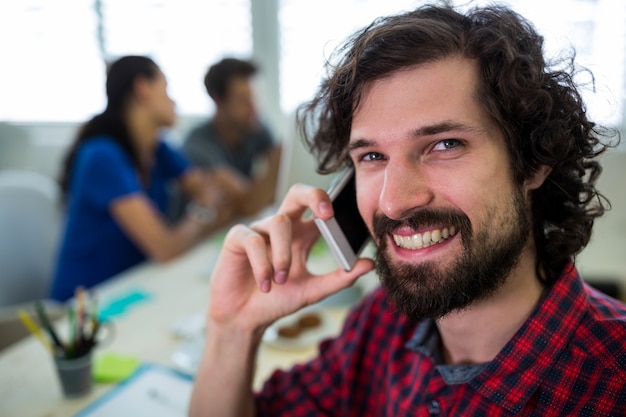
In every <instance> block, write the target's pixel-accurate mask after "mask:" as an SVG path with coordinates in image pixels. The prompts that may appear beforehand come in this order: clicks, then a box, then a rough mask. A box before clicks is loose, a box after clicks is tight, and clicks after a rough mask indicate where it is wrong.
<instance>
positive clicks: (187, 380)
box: [75, 364, 193, 417]
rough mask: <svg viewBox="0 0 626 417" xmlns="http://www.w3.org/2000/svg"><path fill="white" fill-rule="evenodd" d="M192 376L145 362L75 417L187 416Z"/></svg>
mask: <svg viewBox="0 0 626 417" xmlns="http://www.w3.org/2000/svg"><path fill="white" fill-rule="evenodd" d="M192 387H193V380H192V379H191V377H190V376H188V375H184V374H181V373H179V372H176V371H174V370H172V369H169V368H166V367H164V366H161V365H155V364H148V365H142V366H141V368H139V370H138V371H137V373H136V374H135V375H134V376H133V377H131V378H130V379H128V380H127V381H125V382H122V383H121V384H119V385H117V386H116V387H115V388H113V389H112V390H111V391H109V392H108V393H106V394H105V395H104V396H103V397H101V398H100V399H98V400H96V402H94V403H93V404H91V405H89V406H88V407H87V408H85V409H84V410H82V411H81V412H79V413H78V414H76V416H75V417H120V416H150V417H184V416H186V415H187V408H188V405H189V400H190V399H191V390H192Z"/></svg>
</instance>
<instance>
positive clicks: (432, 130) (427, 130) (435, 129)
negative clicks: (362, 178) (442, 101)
mask: <svg viewBox="0 0 626 417" xmlns="http://www.w3.org/2000/svg"><path fill="white" fill-rule="evenodd" d="M452 131H461V132H480V131H482V129H478V128H475V127H473V126H468V125H465V124H462V123H457V122H442V123H436V124H433V125H428V126H423V127H420V128H418V129H415V130H414V131H413V132H411V137H412V138H415V139H417V138H420V137H423V136H433V135H437V134H439V133H445V132H452ZM375 145H376V142H375V141H373V140H369V139H357V140H355V141H354V142H350V143H349V144H348V148H347V150H348V152H352V151H353V150H355V149H358V148H365V147H370V146H375Z"/></svg>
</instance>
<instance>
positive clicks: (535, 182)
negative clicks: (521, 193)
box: [524, 165, 552, 190]
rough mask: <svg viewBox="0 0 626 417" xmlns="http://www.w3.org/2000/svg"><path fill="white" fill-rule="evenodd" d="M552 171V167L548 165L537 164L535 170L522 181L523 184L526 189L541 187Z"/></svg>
mask: <svg viewBox="0 0 626 417" xmlns="http://www.w3.org/2000/svg"><path fill="white" fill-rule="evenodd" d="M550 172H552V167H550V166H548V165H539V167H538V168H537V170H536V171H535V172H534V173H533V175H531V176H530V177H529V178H528V179H527V180H526V181H524V185H525V187H526V190H536V189H537V188H539V187H541V186H542V185H543V183H544V181H545V180H546V178H548V175H550Z"/></svg>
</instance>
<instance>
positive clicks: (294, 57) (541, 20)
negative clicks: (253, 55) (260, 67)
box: [279, 0, 626, 126]
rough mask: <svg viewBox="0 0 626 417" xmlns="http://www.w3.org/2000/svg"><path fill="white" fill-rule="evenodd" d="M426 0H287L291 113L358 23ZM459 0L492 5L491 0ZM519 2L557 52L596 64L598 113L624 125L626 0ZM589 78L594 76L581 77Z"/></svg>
mask: <svg viewBox="0 0 626 417" xmlns="http://www.w3.org/2000/svg"><path fill="white" fill-rule="evenodd" d="M422 3H425V2H424V1H408V0H385V1H384V2H381V1H378V0H342V1H337V0H318V1H316V2H302V1H298V0H280V6H281V7H280V16H279V18H280V25H281V32H282V33H281V52H282V53H281V67H280V68H281V77H282V80H281V85H282V87H281V91H282V97H281V105H282V107H283V110H285V111H286V112H287V113H290V112H293V111H294V110H295V108H296V107H297V106H298V105H299V104H300V103H302V102H304V101H306V100H309V99H310V98H311V97H312V96H313V94H314V92H315V89H316V87H317V85H318V83H319V81H320V79H321V76H322V75H323V65H324V62H325V59H326V58H328V56H329V54H330V53H331V52H332V50H333V49H334V48H335V46H337V45H338V44H340V43H341V42H342V41H343V40H344V39H345V38H346V37H347V36H349V35H350V34H351V33H352V32H354V30H355V29H358V28H361V27H363V26H365V25H367V24H369V23H370V22H371V21H372V20H373V19H374V18H375V17H377V16H380V15H387V14H390V13H396V12H400V11H403V10H410V9H413V8H415V7H416V6H417V5H419V4H422ZM455 3H456V4H459V5H465V4H470V7H471V6H472V5H485V4H490V3H492V2H491V1H488V0H476V1H473V2H466V1H464V0H459V1H456V2H455ZM507 3H508V4H509V5H510V6H511V7H512V8H513V9H514V10H516V11H518V12H519V13H520V14H521V15H523V16H524V17H526V18H528V19H529V20H530V21H531V22H533V24H535V26H536V28H537V29H538V31H539V32H540V33H541V34H542V35H544V38H545V40H546V53H547V54H548V56H555V54H556V53H558V52H559V51H561V50H563V49H567V48H568V47H569V46H570V45H571V46H574V47H575V48H576V51H577V60H576V61H577V63H578V64H579V65H582V66H585V67H587V68H589V69H590V70H592V71H593V75H594V76H595V88H596V92H595V93H594V92H593V91H592V90H591V89H590V88H587V89H583V96H584V99H585V101H586V103H587V104H588V108H589V113H590V115H591V117H592V118H594V119H597V120H600V121H601V122H602V123H607V124H611V125H616V126H618V125H620V124H621V123H622V112H621V108H622V104H623V103H624V100H625V98H626V97H625V94H624V90H625V87H624V77H625V76H626V68H625V66H624V64H625V63H626V33H625V30H626V24H625V23H626V2H617V1H613V0H551V1H546V0H509V1H508V2H507ZM578 81H579V82H581V83H588V81H589V78H586V79H585V78H581V79H580V80H578Z"/></svg>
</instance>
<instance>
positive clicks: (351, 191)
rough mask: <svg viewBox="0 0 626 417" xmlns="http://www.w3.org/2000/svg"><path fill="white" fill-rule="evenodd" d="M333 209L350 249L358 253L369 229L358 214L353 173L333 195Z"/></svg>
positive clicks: (367, 236) (367, 235)
mask: <svg viewBox="0 0 626 417" xmlns="http://www.w3.org/2000/svg"><path fill="white" fill-rule="evenodd" d="M333 209H334V211H335V218H336V219H337V223H338V224H339V227H341V229H342V230H343V233H344V235H345V236H346V239H347V240H348V243H349V244H350V247H351V248H352V251H353V252H354V253H356V254H358V253H359V252H360V251H361V249H363V245H364V244H365V242H366V240H367V239H368V238H369V231H368V230H367V226H366V225H365V222H364V221H363V218H362V217H361V215H360V214H359V209H358V207H357V204H356V184H355V178H354V174H352V175H351V176H350V179H349V180H348V182H347V183H346V185H345V186H344V187H343V189H342V190H341V191H340V192H339V193H338V194H337V195H336V196H335V198H334V200H333Z"/></svg>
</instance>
